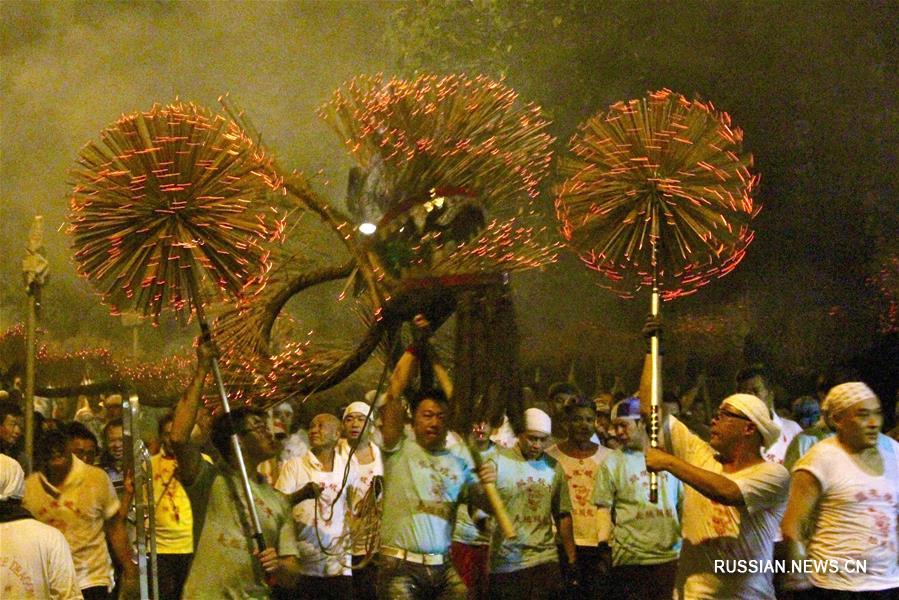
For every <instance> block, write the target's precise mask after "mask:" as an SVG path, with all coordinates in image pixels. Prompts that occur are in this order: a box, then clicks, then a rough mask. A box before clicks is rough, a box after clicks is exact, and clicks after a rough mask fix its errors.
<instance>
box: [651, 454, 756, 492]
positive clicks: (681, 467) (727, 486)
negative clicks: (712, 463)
mask: <svg viewBox="0 0 899 600" xmlns="http://www.w3.org/2000/svg"><path fill="white" fill-rule="evenodd" d="M644 452H645V453H646V468H647V469H648V470H650V471H668V472H669V473H671V474H672V475H674V476H675V477H677V478H678V479H680V480H681V481H683V482H684V483H686V484H687V485H689V486H690V487H692V488H693V489H695V490H696V491H697V492H699V493H700V494H702V495H703V496H705V497H706V498H708V499H710V500H714V501H715V502H718V503H719V504H724V505H725V506H743V505H744V504H745V503H746V502H745V500H744V499H743V492H741V491H740V488H739V486H738V485H737V484H736V483H734V482H733V481H732V480H730V479H728V478H727V477H725V476H724V475H721V474H720V473H713V472H712V471H707V470H705V469H701V468H699V467H697V466H694V465H691V464H690V463H688V462H686V461H684V460H681V459H680V458H678V457H676V456H674V455H673V454H668V453H667V452H663V451H661V450H659V449H657V448H646V449H645V450H644Z"/></svg>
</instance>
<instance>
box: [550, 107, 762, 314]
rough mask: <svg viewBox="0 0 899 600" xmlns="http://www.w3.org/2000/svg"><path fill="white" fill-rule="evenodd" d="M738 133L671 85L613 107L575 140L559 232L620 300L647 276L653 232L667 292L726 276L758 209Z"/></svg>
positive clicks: (748, 238)
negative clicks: (675, 90)
mask: <svg viewBox="0 0 899 600" xmlns="http://www.w3.org/2000/svg"><path fill="white" fill-rule="evenodd" d="M742 140H743V133H742V131H741V130H740V129H737V128H735V127H733V126H732V125H731V120H730V117H729V116H728V115H727V114H726V113H723V112H719V111H716V110H715V108H714V107H713V106H712V105H711V104H709V103H703V102H700V101H698V100H694V101H689V100H687V99H686V98H684V97H683V96H681V95H679V94H675V93H673V92H671V91H668V90H662V91H659V92H654V93H650V94H649V95H648V96H647V97H646V98H644V99H640V100H631V101H629V102H619V103H617V104H615V105H613V106H611V107H610V108H609V110H608V111H607V112H605V113H600V114H597V115H595V116H594V117H591V118H590V119H588V120H587V121H586V122H584V123H583V124H582V125H581V127H580V130H579V132H578V133H577V134H576V135H575V136H574V138H573V139H572V142H571V151H572V153H573V154H574V157H572V158H571V159H569V160H567V161H566V162H565V163H564V164H563V167H562V168H563V171H564V172H565V173H566V174H567V175H568V179H567V180H566V181H565V182H564V184H563V185H562V186H561V188H560V190H559V194H558V198H557V199H556V215H557V217H558V218H559V220H560V221H561V222H562V234H563V236H564V237H565V239H566V240H567V241H568V243H569V244H570V245H571V247H572V248H573V249H574V250H575V251H576V252H577V253H578V255H579V256H580V257H581V260H582V261H584V263H585V264H586V265H587V266H588V267H590V268H591V269H595V270H596V271H599V272H600V273H602V274H603V275H605V276H606V280H607V282H606V287H609V288H610V289H612V290H614V291H616V292H617V293H619V294H621V295H623V296H626V297H629V296H631V295H632V294H633V293H634V292H635V290H638V289H640V288H641V287H643V286H650V285H651V283H652V278H653V261H652V243H651V242H652V240H653V239H654V240H655V241H656V244H657V251H658V255H657V274H658V278H659V287H660V290H661V293H662V297H663V298H664V299H672V298H675V297H678V296H681V295H685V294H689V293H692V292H693V291H695V290H696V289H697V288H699V287H701V286H703V285H705V284H706V283H708V282H709V281H710V280H711V279H713V278H715V277H722V276H724V275H726V274H727V273H729V272H730V271H731V270H733V269H734V267H736V266H737V264H738V263H739V262H740V261H741V260H742V259H743V256H744V255H745V252H746V248H747V246H748V245H749V244H750V243H751V242H752V239H753V236H754V234H753V232H752V230H750V228H749V223H750V221H751V220H752V219H753V218H754V217H755V216H756V215H757V214H758V212H759V210H760V206H758V205H757V204H755V203H754V201H753V198H752V192H753V190H754V188H755V186H756V185H757V183H758V176H757V175H754V174H752V173H751V172H750V167H751V166H752V157H751V156H749V155H747V154H744V153H743V151H742Z"/></svg>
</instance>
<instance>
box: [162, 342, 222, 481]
mask: <svg viewBox="0 0 899 600" xmlns="http://www.w3.org/2000/svg"><path fill="white" fill-rule="evenodd" d="M213 353H214V350H213V347H212V345H211V344H209V343H206V342H203V343H201V344H200V345H199V347H198V348H197V369H196V371H195V372H194V376H193V379H192V380H191V382H190V385H188V386H187V390H185V392H184V395H183V396H182V397H181V399H180V400H179V401H178V403H177V404H176V405H175V411H174V414H173V417H172V451H173V452H174V453H175V459H176V460H177V461H178V479H179V480H180V481H181V483H182V484H184V485H190V484H191V483H193V482H194V480H195V479H196V477H197V473H198V472H199V468H200V461H201V460H203V457H202V455H201V453H200V448H199V446H197V445H196V444H194V443H193V442H191V439H190V434H191V431H193V428H194V424H195V423H196V421H197V411H198V410H199V408H200V406H201V405H202V401H203V384H204V382H205V381H206V376H207V375H208V374H209V371H210V369H211V367H212V356H213Z"/></svg>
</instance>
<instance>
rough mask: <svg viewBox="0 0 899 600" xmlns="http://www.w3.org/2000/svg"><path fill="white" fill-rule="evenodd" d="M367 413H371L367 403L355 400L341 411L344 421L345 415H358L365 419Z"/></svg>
mask: <svg viewBox="0 0 899 600" xmlns="http://www.w3.org/2000/svg"><path fill="white" fill-rule="evenodd" d="M369 412H371V406H369V405H368V403H367V402H362V401H361V400H357V401H356V402H352V403H351V404H350V405H349V406H347V407H346V408H345V409H343V418H344V419H346V417H347V415H351V414H353V413H360V414H362V415H364V416H366V417H367V416H368V413H369Z"/></svg>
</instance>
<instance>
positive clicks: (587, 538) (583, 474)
mask: <svg viewBox="0 0 899 600" xmlns="http://www.w3.org/2000/svg"><path fill="white" fill-rule="evenodd" d="M563 417H564V418H565V420H566V421H567V424H566V427H565V429H566V430H567V431H568V437H567V438H566V439H565V440H563V441H561V442H559V443H558V444H556V445H554V446H552V447H551V448H549V449H548V450H547V451H546V453H547V454H548V455H549V456H551V457H553V458H555V459H556V461H558V463H559V466H560V467H562V470H563V471H564V472H565V479H566V481H567V483H568V496H569V497H570V498H571V506H572V511H571V519H572V527H573V529H574V543H575V546H576V554H577V569H578V572H577V573H572V574H571V575H570V576H569V577H574V578H576V579H577V580H578V581H579V582H580V585H581V589H580V590H579V592H580V593H581V594H586V595H587V596H588V597H591V598H592V597H595V596H596V595H598V594H599V593H600V592H601V591H602V589H603V588H604V587H605V585H606V581H607V579H608V578H607V575H608V572H609V569H610V568H611V566H612V556H611V550H610V549H609V534H610V533H611V529H612V516H611V514H610V513H609V509H608V507H597V506H596V505H595V504H593V501H592V499H591V495H592V493H593V483H594V482H595V481H596V474H597V472H598V471H599V467H600V465H602V464H603V462H604V461H605V460H606V458H607V457H608V456H609V454H611V452H612V451H611V450H609V449H608V448H604V447H602V446H600V445H599V444H597V443H595V442H593V441H591V439H590V438H591V437H592V436H593V435H595V433H596V429H595V428H594V427H595V426H594V423H595V421H596V409H595V407H594V405H593V402H591V401H589V400H587V399H586V398H584V397H582V396H575V397H573V398H572V399H571V400H569V402H568V404H566V405H565V409H564V411H563ZM565 559H566V555H565V551H564V549H563V548H560V549H559V560H560V564H561V566H562V571H563V572H564V573H566V575H567V574H568V572H569V571H570V568H569V566H568V563H567V561H566V560H565Z"/></svg>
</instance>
